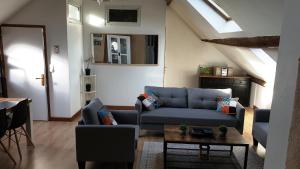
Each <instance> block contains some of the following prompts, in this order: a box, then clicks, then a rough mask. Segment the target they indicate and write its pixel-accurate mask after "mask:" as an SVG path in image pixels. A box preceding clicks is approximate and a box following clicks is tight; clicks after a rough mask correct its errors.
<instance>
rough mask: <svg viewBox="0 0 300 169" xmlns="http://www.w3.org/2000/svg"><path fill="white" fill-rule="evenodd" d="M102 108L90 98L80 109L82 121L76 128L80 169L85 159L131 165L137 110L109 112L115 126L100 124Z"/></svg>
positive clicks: (96, 101) (135, 138)
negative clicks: (99, 112)
mask: <svg viewBox="0 0 300 169" xmlns="http://www.w3.org/2000/svg"><path fill="white" fill-rule="evenodd" d="M102 107H103V104H102V102H101V101H100V100H99V99H93V100H92V101H91V102H90V103H89V104H88V105H87V106H85V107H84V108H83V109H82V120H81V121H80V122H79V124H78V126H77V127H76V129H75V134H76V158H77V162H78V167H79V169H84V168H85V163H86V161H96V162H121V163H127V164H128V168H133V162H134V158H135V149H136V147H137V140H138V136H139V133H138V132H139V129H138V125H137V123H138V121H137V120H138V117H137V113H136V111H125V110H123V111H111V113H112V115H113V116H114V118H115V120H116V121H117V122H118V125H116V126H112V125H101V124H100V122H99V118H98V114H97V111H98V110H99V109H101V108H102Z"/></svg>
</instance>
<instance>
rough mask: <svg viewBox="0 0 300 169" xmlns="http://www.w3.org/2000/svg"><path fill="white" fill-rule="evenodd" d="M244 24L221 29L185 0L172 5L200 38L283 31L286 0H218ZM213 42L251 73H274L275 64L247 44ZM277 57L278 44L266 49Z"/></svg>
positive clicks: (263, 75) (264, 75)
mask: <svg viewBox="0 0 300 169" xmlns="http://www.w3.org/2000/svg"><path fill="white" fill-rule="evenodd" d="M200 1H201V0H200ZM215 2H217V3H218V4H219V5H220V6H221V7H222V8H223V9H224V10H225V11H226V12H227V13H228V14H229V15H230V16H231V17H232V18H233V20H234V21H235V22H236V23H237V24H238V25H239V26H240V27H241V28H242V30H243V31H242V32H234V33H218V32H217V31H216V30H215V29H214V28H213V27H212V26H211V25H210V24H209V23H208V22H207V21H206V19H205V18H204V17H202V16H201V14H199V13H198V12H197V11H196V10H195V9H194V8H193V7H192V6H191V5H190V4H189V2H187V1H186V0H184V1H183V0H173V2H172V3H171V5H170V7H171V8H172V9H173V10H174V11H175V12H177V14H178V15H179V16H180V17H181V18H182V19H183V20H184V21H185V23H186V24H187V25H189V27H190V28H191V29H192V30H193V31H194V32H195V33H196V34H197V35H198V36H199V38H201V39H218V38H229V37H251V36H270V35H280V32H281V23H282V18H283V16H282V15H283V13H282V11H283V10H282V8H283V0H251V1H249V0H226V1H224V0H215ZM214 46H215V47H216V48H217V49H218V50H219V51H221V52H222V53H223V54H225V55H226V56H227V57H228V58H229V59H231V60H232V61H233V62H234V63H236V64H237V65H239V66H240V67H241V68H243V69H244V70H245V71H246V72H247V73H248V74H250V75H252V76H254V77H257V78H260V79H264V80H266V81H267V82H268V81H270V79H273V78H274V77H275V68H274V66H272V65H268V64H266V63H264V62H263V61H262V59H261V58H259V57H258V56H256V55H255V54H254V53H253V52H251V50H250V49H248V48H240V47H231V46H224V45H216V44H214ZM263 50H264V51H265V52H266V53H267V54H269V55H270V57H271V58H273V59H274V60H275V61H276V60H277V53H278V49H277V48H272V49H263Z"/></svg>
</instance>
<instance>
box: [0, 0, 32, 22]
mask: <svg viewBox="0 0 300 169" xmlns="http://www.w3.org/2000/svg"><path fill="white" fill-rule="evenodd" d="M29 1H31V0H0V24H1V23H3V22H4V21H5V20H6V19H8V18H9V17H10V16H12V15H13V14H15V12H17V11H18V10H19V9H20V8H22V7H23V6H25V5H26V4H27V3H28V2H29Z"/></svg>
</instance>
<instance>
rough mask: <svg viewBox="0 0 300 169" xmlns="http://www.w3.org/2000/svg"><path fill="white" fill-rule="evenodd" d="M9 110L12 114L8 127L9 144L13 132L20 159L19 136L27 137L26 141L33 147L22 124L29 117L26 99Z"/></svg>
mask: <svg viewBox="0 0 300 169" xmlns="http://www.w3.org/2000/svg"><path fill="white" fill-rule="evenodd" d="M10 111H11V113H12V114H13V116H12V120H11V124H10V126H9V128H8V130H9V136H8V137H9V146H10V142H11V140H12V138H11V136H12V134H13V135H14V136H15V142H16V144H17V148H18V153H19V156H20V159H22V153H21V149H20V142H19V141H20V138H21V136H25V137H26V138H27V141H28V142H29V143H30V145H31V146H33V147H34V144H33V142H32V140H31V138H30V136H29V135H28V133H27V132H26V130H25V128H24V124H25V123H26V120H27V118H28V117H29V113H30V112H29V102H28V99H25V100H22V101H20V102H19V103H18V104H17V105H15V106H14V107H12V108H11V110H10ZM12 132H13V133H12Z"/></svg>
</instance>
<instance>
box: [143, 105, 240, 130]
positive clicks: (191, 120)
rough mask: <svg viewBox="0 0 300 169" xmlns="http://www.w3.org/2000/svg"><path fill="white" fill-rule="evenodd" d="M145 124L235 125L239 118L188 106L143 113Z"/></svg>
mask: <svg viewBox="0 0 300 169" xmlns="http://www.w3.org/2000/svg"><path fill="white" fill-rule="evenodd" d="M140 118H141V123H143V124H147V123H148V124H149V123H154V124H181V123H185V124H188V125H202V126H218V125H222V124H223V125H227V126H232V127H235V126H236V125H237V123H238V120H237V119H236V118H235V117H234V116H229V115H226V114H224V113H220V112H217V111H215V110H207V109H188V108H181V109H179V108H159V109H155V110H153V111H149V112H147V113H144V114H141V117H140Z"/></svg>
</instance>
